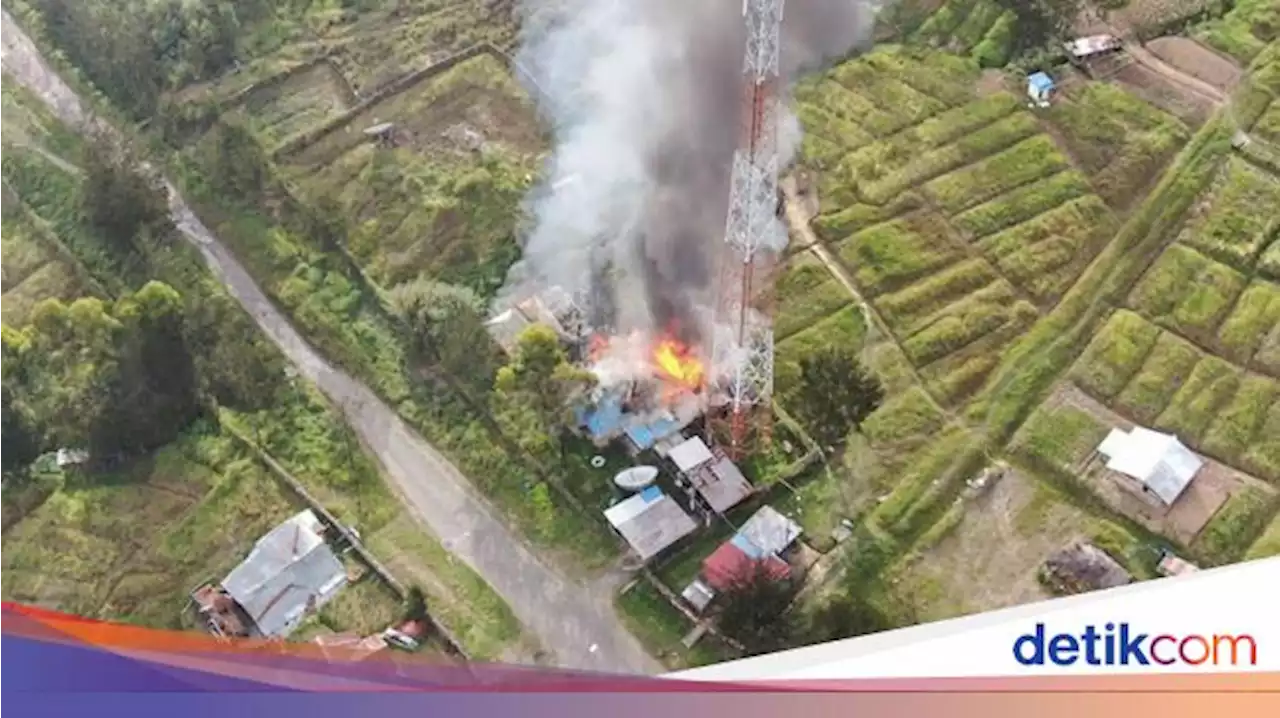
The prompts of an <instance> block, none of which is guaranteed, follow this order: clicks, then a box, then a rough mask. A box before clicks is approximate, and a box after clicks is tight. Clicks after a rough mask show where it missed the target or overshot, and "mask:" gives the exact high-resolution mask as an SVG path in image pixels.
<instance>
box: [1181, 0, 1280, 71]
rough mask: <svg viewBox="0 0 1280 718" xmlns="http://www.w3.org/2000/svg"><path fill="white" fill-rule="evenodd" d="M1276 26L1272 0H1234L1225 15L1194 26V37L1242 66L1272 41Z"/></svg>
mask: <svg viewBox="0 0 1280 718" xmlns="http://www.w3.org/2000/svg"><path fill="white" fill-rule="evenodd" d="M1278 24H1280V7H1276V4H1275V2H1274V0H1236V2H1235V6H1234V7H1233V8H1231V11H1230V12H1228V13H1227V14H1226V15H1224V16H1223V17H1220V18H1216V19H1214V20H1210V21H1209V22H1207V23H1204V24H1203V25H1200V26H1199V27H1197V28H1196V29H1195V37H1196V39H1197V40H1200V41H1201V42H1204V43H1205V44H1206V45H1209V46H1210V47H1212V48H1214V49H1215V50H1218V51H1220V52H1225V53H1226V54H1228V55H1230V56H1231V57H1233V58H1235V59H1236V60H1237V61H1238V62H1239V63H1240V64H1241V65H1248V64H1249V61H1251V60H1253V59H1254V58H1255V57H1256V56H1257V55H1258V53H1260V52H1262V50H1263V48H1265V47H1266V45H1267V43H1268V42H1270V41H1272V40H1274V39H1275V37H1276V35H1275V28H1276V26H1277V25H1278Z"/></svg>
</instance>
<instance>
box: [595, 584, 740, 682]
mask: <svg viewBox="0 0 1280 718" xmlns="http://www.w3.org/2000/svg"><path fill="white" fill-rule="evenodd" d="M615 604H616V606H617V608H618V614H619V615H620V616H621V618H622V622H623V623H624V624H625V625H626V627H627V629H628V630H630V631H631V633H632V635H634V636H635V637H636V638H638V639H640V642H641V643H643V644H644V645H645V647H646V648H648V649H649V652H650V653H653V654H654V655H655V656H657V658H658V660H660V661H662V663H663V664H664V665H665V666H666V667H667V668H668V669H671V670H679V669H681V668H694V667H697V666H705V665H710V664H712V663H720V662H722V661H727V660H731V659H733V658H736V657H737V656H736V654H735V653H734V652H733V649H732V648H730V647H728V646H726V645H724V644H723V643H721V642H719V641H717V640H716V639H715V637H713V636H704V637H703V638H702V639H701V640H699V641H698V642H697V643H696V644H694V646H693V648H685V647H684V645H683V644H682V643H681V641H682V639H683V638H684V637H685V636H686V635H687V634H688V633H689V631H691V630H693V624H692V623H690V622H689V619H687V618H685V617H684V615H683V614H681V613H680V612H679V611H677V610H676V609H675V608H673V607H672V606H671V604H669V603H667V600H666V599H665V598H663V597H662V594H660V593H658V591H657V589H655V588H654V587H653V586H651V585H649V583H648V582H646V581H643V580H641V581H640V582H639V583H637V584H635V585H634V586H633V587H632V588H631V589H630V590H628V591H626V592H624V593H622V594H621V595H620V596H618V598H617V600H616V602H615Z"/></svg>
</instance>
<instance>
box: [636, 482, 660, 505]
mask: <svg viewBox="0 0 1280 718" xmlns="http://www.w3.org/2000/svg"><path fill="white" fill-rule="evenodd" d="M640 497H641V498H643V499H644V502H645V503H646V504H651V503H653V502H654V501H657V500H658V499H660V498H662V489H660V488H658V487H657V486H650V487H649V488H647V489H645V490H644V491H641V492H640Z"/></svg>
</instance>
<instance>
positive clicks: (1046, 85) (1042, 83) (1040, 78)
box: [1027, 72, 1053, 92]
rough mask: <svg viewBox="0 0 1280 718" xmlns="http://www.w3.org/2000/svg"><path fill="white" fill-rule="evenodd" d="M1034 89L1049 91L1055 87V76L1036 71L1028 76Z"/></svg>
mask: <svg viewBox="0 0 1280 718" xmlns="http://www.w3.org/2000/svg"><path fill="white" fill-rule="evenodd" d="M1027 82H1028V83H1030V85H1031V87H1032V89H1034V90H1035V91H1037V92H1048V91H1049V90H1052V89H1053V78H1052V77H1049V76H1048V75H1046V74H1044V73H1043V72H1035V73H1032V74H1031V75H1029V76H1028V77H1027Z"/></svg>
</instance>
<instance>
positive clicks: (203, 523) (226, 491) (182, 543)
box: [4, 431, 301, 628]
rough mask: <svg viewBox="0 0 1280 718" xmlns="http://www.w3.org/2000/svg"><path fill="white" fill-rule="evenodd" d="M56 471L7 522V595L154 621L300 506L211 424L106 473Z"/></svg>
mask: <svg viewBox="0 0 1280 718" xmlns="http://www.w3.org/2000/svg"><path fill="white" fill-rule="evenodd" d="M58 481H59V483H60V488H59V489H58V490H57V491H55V492H54V493H53V494H52V495H50V496H49V498H48V499H46V500H45V501H44V503H43V504H41V505H40V506H39V507H37V508H36V509H35V510H33V511H32V512H31V513H29V514H28V515H26V516H24V517H22V518H21V519H20V520H18V521H17V522H15V523H11V524H8V525H6V531H5V537H4V549H5V550H4V572H5V578H6V581H5V582H4V593H5V599H6V600H19V601H29V602H32V603H36V604H38V605H43V606H48V607H51V608H57V609H60V610H65V611H70V612H73V613H77V614H80V615H85V616H92V617H99V618H114V619H122V620H126V621H131V622H136V623H141V624H145V625H149V626H157V627H172V628H177V627H180V625H181V624H180V621H181V618H182V612H183V607H184V606H185V604H186V602H187V592H188V591H190V590H191V589H193V588H195V587H196V586H197V585H198V584H200V583H201V582H203V581H206V580H209V579H214V580H217V579H219V578H221V577H222V576H223V575H225V573H226V572H227V571H228V570H230V569H231V568H232V567H233V566H235V564H237V563H239V562H240V561H241V560H242V559H243V558H244V556H245V555H246V554H247V553H248V551H249V549H250V548H251V547H252V546H253V542H254V541H255V540H257V538H258V537H259V536H261V535H262V534H264V533H266V532H267V531H269V530H270V529H271V528H272V527H273V526H275V525H276V524H277V523H279V522H280V521H282V520H284V519H286V518H288V517H289V516H290V515H291V514H292V513H293V512H295V511H298V510H300V508H301V507H300V505H299V504H297V503H296V502H295V500H294V499H293V497H292V496H290V495H289V494H288V493H287V490H286V489H284V488H283V485H282V484H280V482H278V481H277V480H276V479H275V478H274V477H272V476H270V475H269V474H267V473H266V471H265V470H264V469H262V468H261V467H259V466H258V465H257V464H255V463H253V462H252V461H250V460H249V458H248V456H247V455H246V454H244V453H243V452H242V451H241V450H240V449H239V447H238V446H237V445H236V444H235V443H234V440H233V439H231V438H230V437H227V436H222V435H219V434H218V433H217V432H216V431H214V432H209V431H205V432H192V433H191V434H189V435H187V436H186V437H184V438H182V439H180V440H179V441H178V442H176V443H175V444H172V445H170V446H169V447H166V448H164V449H162V450H160V451H159V452H157V453H155V454H154V455H153V456H151V457H150V458H147V459H144V460H141V461H139V462H137V463H136V464H135V465H133V466H130V467H128V468H126V469H123V470H121V471H119V472H117V473H115V474H113V475H111V476H108V477H100V476H95V477H93V479H92V481H86V480H84V479H82V478H80V477H78V476H75V475H68V476H65V477H59V479H58Z"/></svg>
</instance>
